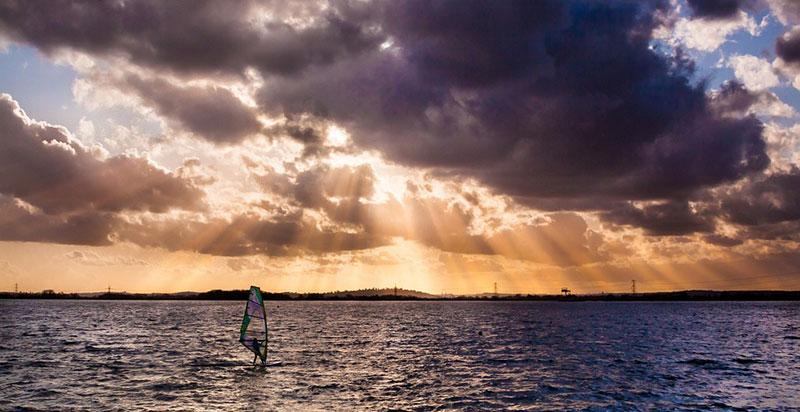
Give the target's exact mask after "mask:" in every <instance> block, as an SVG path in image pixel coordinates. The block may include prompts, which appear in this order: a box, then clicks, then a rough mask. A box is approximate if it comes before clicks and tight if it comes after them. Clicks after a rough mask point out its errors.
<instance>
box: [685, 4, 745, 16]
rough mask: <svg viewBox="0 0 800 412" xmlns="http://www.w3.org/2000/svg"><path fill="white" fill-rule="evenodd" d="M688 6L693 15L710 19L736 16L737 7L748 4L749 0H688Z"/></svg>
mask: <svg viewBox="0 0 800 412" xmlns="http://www.w3.org/2000/svg"><path fill="white" fill-rule="evenodd" d="M688 3H689V7H691V8H692V14H693V15H694V16H695V17H704V18H710V19H717V18H728V17H734V16H736V14H737V12H738V11H739V9H741V8H742V7H745V6H749V5H751V4H752V3H753V1H749V0H688Z"/></svg>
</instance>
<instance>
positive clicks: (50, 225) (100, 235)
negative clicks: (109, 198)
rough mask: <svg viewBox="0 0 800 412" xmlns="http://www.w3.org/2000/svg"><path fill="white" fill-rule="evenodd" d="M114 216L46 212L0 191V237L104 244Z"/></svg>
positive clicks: (115, 222)
mask: <svg viewBox="0 0 800 412" xmlns="http://www.w3.org/2000/svg"><path fill="white" fill-rule="evenodd" d="M118 224H119V222H118V219H116V218H115V216H113V215H112V214H110V213H98V212H84V213H78V214H69V215H56V216H54V215H48V214H45V213H41V212H39V211H36V210H34V208H33V207H31V206H30V205H26V204H24V203H23V202H22V201H20V200H18V199H12V198H10V197H8V196H3V195H0V240H14V241H22V242H47V243H65V244H72V245H91V246H107V245H111V244H113V237H112V236H111V235H112V233H114V230H115V228H116V227H117V225H118Z"/></svg>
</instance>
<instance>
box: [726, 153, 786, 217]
mask: <svg viewBox="0 0 800 412" xmlns="http://www.w3.org/2000/svg"><path fill="white" fill-rule="evenodd" d="M798 188H800V169H797V167H794V168H792V169H791V170H789V171H786V172H778V173H775V174H772V175H768V176H764V177H761V178H759V179H754V180H751V181H748V182H746V183H744V184H743V185H742V186H741V187H738V188H735V189H732V190H730V191H727V192H726V193H725V195H724V197H723V198H722V208H723V211H724V213H725V215H726V217H727V218H728V219H729V220H730V221H731V222H734V223H738V224H743V225H759V224H771V223H779V222H787V221H795V220H800V190H799V189H798Z"/></svg>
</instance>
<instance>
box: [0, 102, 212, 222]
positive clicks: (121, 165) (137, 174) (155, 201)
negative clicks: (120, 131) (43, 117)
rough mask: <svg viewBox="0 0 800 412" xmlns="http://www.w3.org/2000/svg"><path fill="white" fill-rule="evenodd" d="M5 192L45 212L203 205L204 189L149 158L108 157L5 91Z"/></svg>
mask: <svg viewBox="0 0 800 412" xmlns="http://www.w3.org/2000/svg"><path fill="white" fill-rule="evenodd" d="M0 194H6V195H11V196H14V197H17V198H19V199H22V200H24V201H25V202H27V203H29V204H31V205H33V206H35V207H38V208H41V209H42V210H44V211H45V212H46V213H49V214H55V213H65V212H83V211H105V212H118V211H122V210H135V211H151V212H156V213H159V212H165V211H167V210H169V209H172V208H181V209H199V208H201V207H202V198H203V192H202V191H201V190H199V189H197V188H196V187H194V186H193V185H192V184H191V183H190V182H188V181H186V180H184V179H181V178H179V177H177V176H175V175H173V174H172V173H170V172H168V171H166V170H164V169H162V168H160V167H158V166H157V165H155V164H154V163H152V162H151V161H150V160H148V159H147V158H144V157H138V156H134V155H119V156H113V157H107V156H106V155H105V153H104V152H103V151H102V149H101V148H99V147H98V146H94V147H91V148H89V147H85V146H83V145H82V144H81V143H80V142H78V141H77V140H74V139H73V138H72V137H71V136H70V135H69V132H67V130H66V129H64V128H62V127H59V126H52V125H49V124H46V123H42V122H36V121H34V120H31V119H30V118H29V117H28V116H27V115H26V114H25V113H24V112H23V111H22V109H21V108H20V107H19V105H18V104H17V102H16V101H14V100H13V99H12V98H11V96H9V95H7V94H3V95H0Z"/></svg>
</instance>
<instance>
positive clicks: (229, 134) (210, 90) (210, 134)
mask: <svg viewBox="0 0 800 412" xmlns="http://www.w3.org/2000/svg"><path fill="white" fill-rule="evenodd" d="M117 87H120V88H122V89H125V90H128V91H129V92H133V93H135V94H136V95H138V96H139V98H141V99H142V100H143V102H144V104H145V105H147V106H151V107H154V108H155V110H156V111H157V112H158V113H159V114H160V115H162V116H164V117H166V118H168V119H171V120H174V121H176V122H177V123H178V124H179V125H180V126H182V127H183V128H185V129H187V130H189V131H191V132H192V133H194V134H195V135H197V136H200V137H202V138H205V139H206V140H208V141H210V142H213V143H238V142H241V141H242V140H243V139H244V138H246V137H248V136H251V135H253V134H256V133H259V132H260V131H261V129H262V125H261V123H260V122H259V121H258V119H257V112H256V111H255V110H254V108H251V107H248V106H246V105H245V104H243V103H242V101H241V100H239V99H238V98H237V97H236V96H235V95H234V94H233V93H232V92H231V91H229V90H227V89H225V88H222V87H217V86H209V87H193V86H185V87H184V86H178V85H174V84H172V83H170V82H168V81H165V80H161V79H144V78H141V77H139V76H136V75H128V76H126V77H125V78H124V79H123V80H120V82H119V83H118V84H117Z"/></svg>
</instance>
